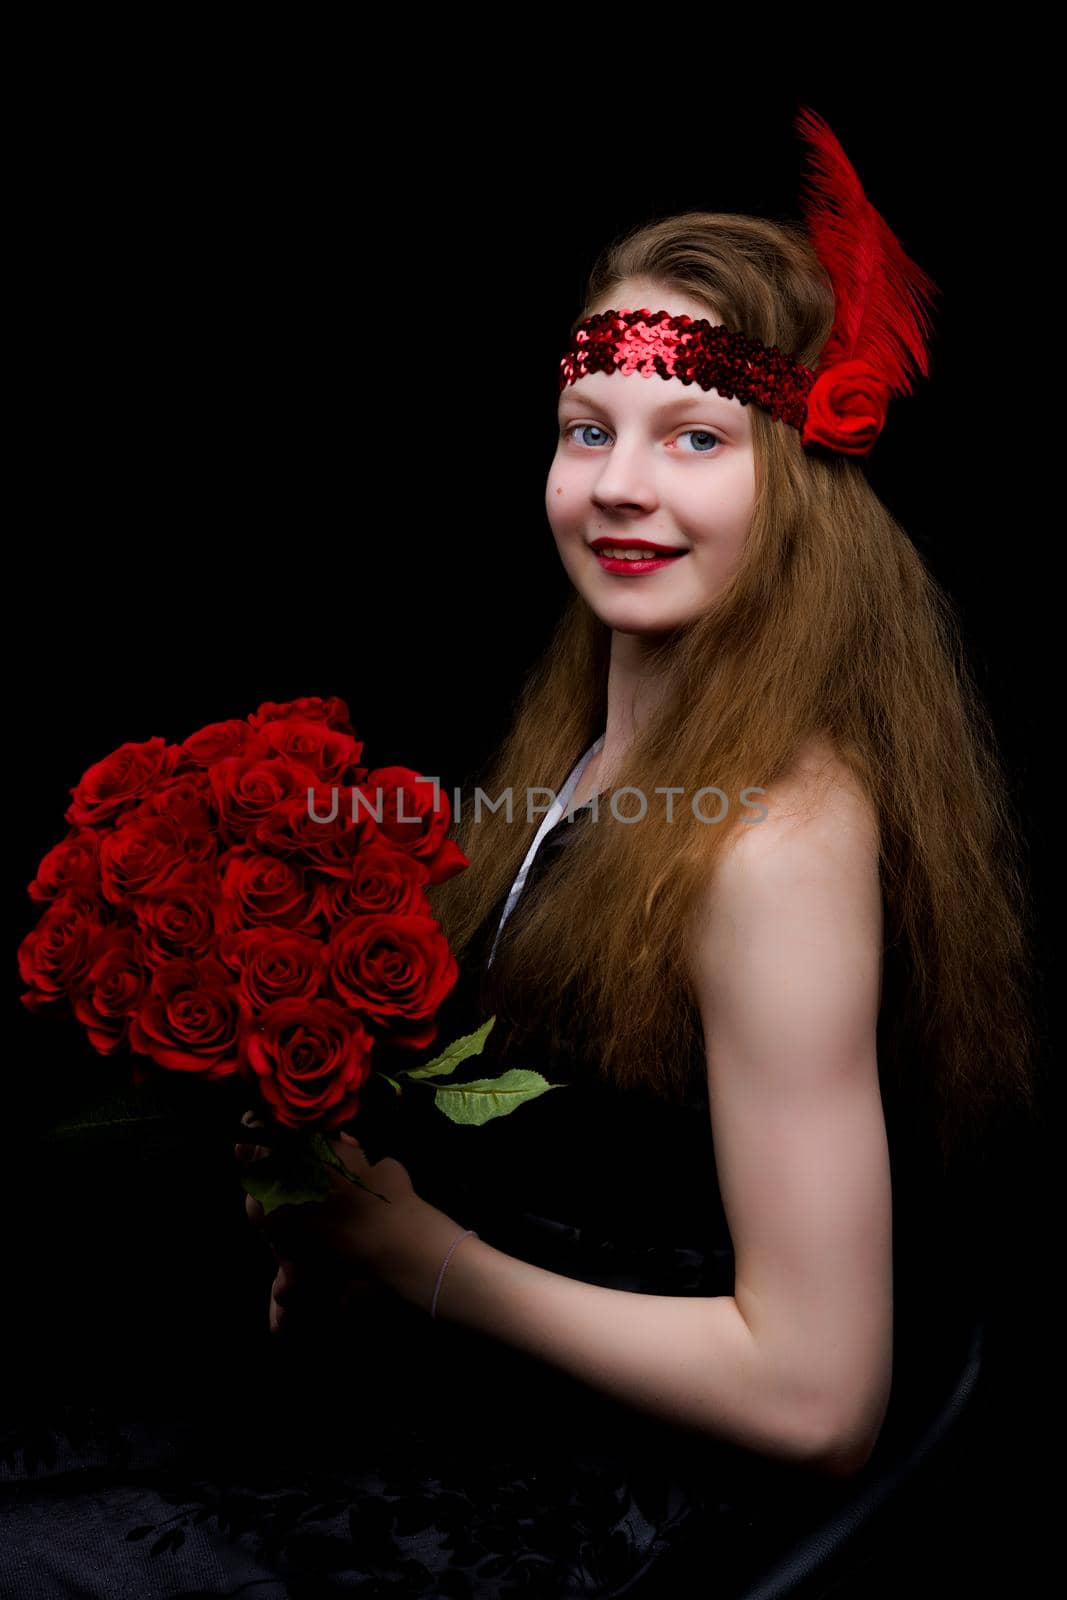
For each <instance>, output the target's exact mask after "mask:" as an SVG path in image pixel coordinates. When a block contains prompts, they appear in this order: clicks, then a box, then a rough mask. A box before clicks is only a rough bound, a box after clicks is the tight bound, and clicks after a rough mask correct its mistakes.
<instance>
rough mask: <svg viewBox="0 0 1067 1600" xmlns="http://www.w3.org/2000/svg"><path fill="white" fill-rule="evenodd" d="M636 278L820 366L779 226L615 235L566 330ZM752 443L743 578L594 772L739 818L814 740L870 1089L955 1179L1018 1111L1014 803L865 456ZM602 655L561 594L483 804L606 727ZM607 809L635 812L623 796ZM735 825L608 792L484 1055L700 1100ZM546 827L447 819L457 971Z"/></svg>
mask: <svg viewBox="0 0 1067 1600" xmlns="http://www.w3.org/2000/svg"><path fill="white" fill-rule="evenodd" d="M633 279H640V280H642V281H643V282H645V281H647V282H648V283H650V284H653V285H656V286H660V287H662V288H663V289H664V290H666V291H674V292H681V293H685V294H686V295H689V296H692V297H695V298H696V299H697V300H699V301H701V302H702V303H704V304H705V305H707V306H708V307H709V309H710V310H711V311H712V312H713V313H714V314H715V315H717V316H718V317H720V318H721V319H722V320H723V321H724V322H725V323H726V325H727V326H728V327H731V328H735V329H738V330H740V331H742V332H743V333H745V334H746V335H748V336H749V337H751V338H754V339H758V340H760V341H762V342H763V343H765V344H773V345H778V346H779V347H780V348H781V349H783V350H786V351H789V352H791V353H792V354H793V355H794V356H795V357H796V358H797V359H799V360H800V361H802V362H804V363H806V364H807V365H809V366H811V367H814V366H815V364H816V362H817V359H818V356H819V353H820V351H821V349H822V347H823V344H824V342H825V340H826V338H827V336H828V334H829V332H830V329H831V326H832V322H833V292H832V289H831V287H830V283H829V279H828V277H827V276H826V274H825V272H824V270H823V268H822V266H821V265H820V263H819V260H818V258H817V256H816V255H815V253H814V251H813V249H812V247H811V245H810V243H809V241H808V239H807V236H806V234H805V232H804V230H803V228H802V227H801V226H800V225H799V224H795V223H792V222H788V221H782V220H774V221H772V220H768V219H761V218H755V217H749V216H740V215H734V214H718V213H706V212H689V213H683V214H681V215H677V216H671V217H667V218H665V219H662V220H658V221H655V222H653V223H651V224H647V225H644V226H641V227H639V228H637V229H635V230H633V231H632V232H630V233H629V234H627V235H625V236H623V237H621V238H619V239H617V240H616V241H614V242H612V243H611V244H610V245H609V246H608V247H607V249H606V250H605V251H604V252H603V254H602V255H601V257H600V259H599V260H598V261H597V262H596V264H595V266H594V268H593V271H592V274H591V277H590V280H589V283H588V285H587V293H586V303H585V305H584V306H583V307H582V310H581V311H580V313H579V315H578V316H577V317H576V318H575V321H574V324H573V325H572V332H573V329H574V328H575V327H576V326H577V324H578V322H580V321H581V320H583V319H584V318H585V317H586V316H588V315H590V314H591V313H592V312H593V311H594V310H598V309H603V308H604V307H606V306H609V305H611V304H612V303H613V296H614V295H615V292H616V290H617V288H618V287H619V286H621V285H622V284H623V283H624V282H626V281H628V280H633ZM752 424H753V447H754V451H755V462H756V503H755V509H754V515H753V519H752V523H751V528H750V532H749V535H748V538H747V541H746V544H745V548H744V550H743V553H742V557H741V561H740V563H739V565H738V568H737V570H736V572H735V573H734V575H733V577H732V579H731V580H730V582H729V583H728V585H727V586H726V587H725V589H724V590H723V592H722V593H721V594H720V595H719V596H718V597H717V598H716V601H715V603H714V604H713V605H712V606H711V607H710V608H709V609H708V610H707V611H706V612H705V613H703V614H702V615H700V616H699V617H698V618H696V619H695V620H694V621H692V622H690V623H688V624H686V625H685V626H683V627H681V628H679V629H677V630H675V631H673V632H672V633H670V634H669V635H667V636H665V637H663V638H661V639H660V640H657V641H656V643H655V647H654V648H653V649H651V650H650V652H649V656H648V665H649V670H650V671H651V672H652V673H653V674H654V675H655V677H656V679H657V681H658V684H659V686H660V687H661V689H662V694H661V695H659V696H657V697H656V698H657V707H656V710H655V712H654V713H653V714H652V715H651V716H650V717H649V719H648V720H647V723H645V724H644V725H643V726H641V727H639V728H638V729H636V730H635V732H634V737H633V741H632V744H631V745H630V747H629V749H628V750H627V752H626V755H625V758H624V761H623V763H622V765H621V767H620V769H619V770H617V771H616V772H614V773H613V774H612V777H613V780H614V783H615V787H616V789H619V788H623V787H626V786H633V787H635V788H637V789H638V790H640V791H641V793H642V794H643V795H645V796H646V797H651V796H653V795H654V794H655V792H656V790H657V788H661V787H662V786H664V785H675V786H678V787H680V788H681V789H682V790H683V792H684V796H685V797H686V798H687V799H688V797H690V796H691V795H692V794H694V793H695V791H697V790H699V789H702V788H706V786H707V785H708V784H709V783H712V782H713V783H714V784H716V785H717V786H718V787H720V788H721V789H722V790H724V791H725V793H726V795H727V797H728V798H729V799H730V800H731V802H733V801H735V800H736V797H737V796H739V795H740V793H741V791H742V790H743V789H745V788H746V787H748V786H752V785H760V786H768V785H770V784H772V783H774V782H775V780H776V779H779V778H780V777H782V776H783V775H786V774H788V773H789V772H790V771H791V770H792V769H793V766H794V763H795V762H796V759H797V756H798V752H799V750H800V748H801V746H802V744H804V743H805V742H806V741H808V740H809V739H811V738H813V737H816V738H818V739H819V740H820V741H821V742H823V743H824V744H826V743H828V745H829V747H830V748H832V749H833V751H834V752H835V753H836V755H837V756H838V757H839V758H840V761H841V762H843V763H844V765H845V767H846V768H847V769H848V771H849V772H850V773H851V774H852V775H853V777H854V778H855V779H856V780H857V781H858V783H859V785H860V786H861V788H862V790H863V792H864V793H865V795H866V796H867V797H868V798H869V800H870V802H871V804H872V806H873V810H874V813H875V815H876V817H877V820H878V826H879V830H880V873H881V881H882V888H883V906H884V911H885V950H884V957H885V963H884V973H883V994H882V1005H881V1011H880V1016H879V1039H878V1051H879V1070H880V1074H881V1079H882V1083H883V1093H884V1094H885V1095H886V1097H887V1103H888V1101H890V1100H894V1101H895V1099H896V1097H898V1096H903V1097H904V1099H903V1104H905V1105H906V1106H907V1107H908V1108H910V1109H909V1111H908V1112H907V1113H906V1115H909V1116H910V1115H911V1114H913V1110H914V1107H915V1106H916V1104H917V1103H918V1102H921V1103H923V1104H924V1105H925V1107H926V1109H927V1111H928V1112H929V1114H930V1124H929V1125H930V1126H931V1127H932V1128H933V1129H934V1130H935V1140H936V1145H937V1147H938V1148H939V1149H940V1151H941V1154H942V1156H943V1158H944V1161H945V1164H946V1167H947V1165H948V1164H949V1163H950V1161H951V1158H952V1156H953V1154H954V1153H955V1152H956V1151H957V1149H959V1148H960V1147H961V1146H963V1145H967V1146H968V1147H969V1146H971V1145H972V1144H973V1141H974V1140H975V1139H978V1138H980V1137H981V1134H982V1131H983V1129H984V1128H985V1127H986V1126H987V1125H988V1119H989V1117H990V1116H991V1115H992V1114H993V1113H994V1112H995V1111H996V1110H998V1109H999V1108H1002V1107H1004V1106H1005V1105H1006V1104H1009V1103H1011V1104H1014V1105H1016V1106H1017V1105H1019V1104H1020V1103H1022V1104H1023V1105H1025V1106H1026V1107H1030V1106H1031V1105H1032V1103H1033V1096H1034V1086H1033V1080H1034V1072H1033V1058H1034V1044H1035V1031H1036V1030H1035V1025H1034V1020H1033V1009H1032V1004H1031V996H1030V992H1029V988H1030V982H1031V974H1032V972H1033V966H1034V963H1033V955H1032V951H1033V934H1032V929H1031V926H1030V897H1029V894H1028V890H1027V885H1026V871H1025V863H1024V856H1023V848H1022V844H1021V838H1020V829H1019V826H1018V822H1017V819H1016V817H1015V816H1014V814H1013V808H1012V804H1011V801H1010V797H1009V787H1008V783H1007V781H1006V777H1005V774H1004V772H1003V771H1002V769H1001V765H1000V762H999V758H998V753H997V747H996V740H995V736H994V732H993V729H992V725H991V721H990V718H989V715H988V713H987V711H986V709H985V707H984V705H983V703H982V701H981V698H980V695H979V693H978V691H977V688H976V686H975V683H974V681H973V679H972V677H971V675H970V672H969V670H968V666H967V662H966V659H965V652H964V647H963V644H962V642H961V635H960V627H959V624H958V620H957V617H956V614H955V611H954V608H953V605H952V603H951V601H950V600H949V599H948V597H947V596H946V595H945V593H944V592H943V591H942V590H941V589H940V587H939V585H938V584H937V582H936V580H935V579H934V577H933V576H932V575H931V573H930V572H929V571H928V570H927V568H926V566H925V564H924V562H923V560H922V558H921V557H920V555H919V553H918V551H917V550H916V548H915V546H914V545H913V544H912V542H911V540H910V539H909V538H908V536H907V534H906V533H905V531H904V529H903V528H902V527H901V526H900V525H899V523H898V522H897V521H896V520H895V518H894V517H893V515H892V514H891V513H890V511H889V510H888V509H887V508H886V506H885V505H884V504H883V503H882V502H881V500H880V499H879V498H878V496H877V495H876V494H875V493H874V491H873V490H872V488H871V487H870V485H869V483H868V481H867V478H866V476H865V474H864V470H863V464H862V459H861V458H850V457H847V456H842V455H832V456H831V455H828V454H825V453H818V452H811V453H808V452H805V450H804V449H803V448H802V447H801V443H800V436H799V433H798V432H797V430H796V429H794V428H792V427H789V426H787V425H786V424H784V423H778V422H775V421H774V420H773V419H772V418H771V417H770V416H769V415H768V414H767V413H766V412H765V411H763V410H761V409H760V408H759V407H756V406H753V407H752ZM610 637H611V636H610V629H609V628H608V627H606V626H605V625H604V624H603V623H602V622H601V621H600V620H599V619H598V618H597V617H596V615H595V614H594V613H593V612H592V610H591V609H590V607H589V606H588V605H587V603H586V602H585V600H584V599H583V598H582V597H581V595H580V594H578V593H577V592H575V593H574V594H573V595H572V596H571V598H570V600H569V602H568V603H567V605H566V607H565V610H564V613H563V615H562V617H561V618H560V620H559V622H558V625H557V626H556V628H555V630H554V632H553V634H552V637H551V639H550V641H549V643H548V647H547V649H546V650H545V651H544V654H543V656H542V657H541V659H540V660H539V661H538V662H537V663H536V664H535V666H534V667H533V669H532V670H531V671H530V673H529V675H528V677H527V679H526V681H525V683H524V684H523V686H522V689H521V693H520V695H519V697H518V699H517V702H516V710H515V714H514V718H513V723H512V726H511V728H510V731H509V732H508V733H507V734H506V736H505V737H504V739H503V741H502V742H501V743H500V744H499V746H498V748H497V749H496V751H495V752H494V754H493V756H492V757H491V759H490V761H489V763H488V766H487V769H486V770H485V771H484V772H483V773H482V774H481V775H480V776H479V777H478V780H477V781H478V783H479V784H480V786H481V787H482V788H483V789H484V790H485V792H486V793H487V794H488V795H489V796H491V797H492V796H499V795H500V794H501V793H503V792H504V791H506V790H507V789H508V788H509V787H510V788H512V790H513V792H515V793H517V794H524V793H525V790H526V789H527V787H532V786H536V785H543V786H545V787H547V788H548V789H550V790H552V791H553V793H554V792H556V791H557V790H558V788H559V787H560V786H561V784H562V782H563V779H564V777H565V776H566V775H567V773H568V772H569V771H570V770H571V768H572V767H573V765H574V763H575V762H576V760H577V759H578V757H579V756H580V755H581V754H582V752H583V751H584V750H585V749H587V748H588V746H589V745H590V744H591V743H592V742H593V740H594V739H595V738H597V736H598V735H599V734H600V733H602V732H603V730H604V727H605V723H606V715H607V679H608V664H609V652H610ZM709 775H710V776H709ZM467 810H468V812H470V807H468V808H467ZM618 811H619V813H620V815H635V814H636V813H635V812H634V809H633V806H632V805H627V804H625V803H624V801H623V799H622V798H621V797H620V799H619V801H618ZM741 818H742V813H741V809H740V806H739V805H737V804H735V803H731V805H730V809H729V812H728V814H727V816H726V817H725V819H724V820H723V822H721V823H720V824H718V825H717V826H709V825H707V823H705V822H702V821H700V820H699V818H697V817H695V816H693V814H692V811H691V808H690V806H689V805H688V804H687V803H683V804H681V805H677V806H676V807H675V813H674V820H673V821H670V822H668V820H667V816H666V811H665V809H663V808H660V807H657V806H655V805H653V804H652V803H651V799H650V800H649V804H648V809H647V812H646V813H645V815H644V816H643V817H642V818H641V820H640V821H630V822H619V821H618V820H617V819H616V818H615V817H614V816H613V815H612V814H611V808H610V807H609V806H608V805H607V804H606V803H605V800H604V798H602V800H601V805H600V812H599V820H598V822H597V824H596V825H592V826H588V827H584V828H583V829H582V832H581V838H580V843H579V841H578V840H575V841H573V847H570V846H568V848H566V849H565V850H563V851H562V852H561V855H560V858H559V860H558V861H557V862H556V863H554V865H553V874H552V887H551V893H546V894H538V893H537V892H536V891H534V892H531V893H529V894H526V893H524V894H523V895H521V896H520V897H519V900H518V902H517V905H516V908H515V910H514V912H513V913H512V915H511V916H510V918H509V920H508V922H507V924H506V925H505V931H504V933H503V934H502V936H501V939H500V944H499V946H498V950H497V955H496V958H495V960H494V962H493V965H492V967H491V968H490V969H489V970H488V973H487V974H485V975H484V976H483V979H482V989H481V997H482V1002H483V1005H484V1006H485V1007H486V1008H487V1009H486V1010H485V1011H484V1012H483V1015H489V1014H490V1012H495V1013H496V1016H497V1031H495V1034H494V1045H496V1046H498V1047H499V1048H500V1050H501V1052H502V1054H503V1055H504V1056H505V1057H506V1056H508V1055H514V1054H515V1053H516V1052H517V1051H519V1050H521V1046H522V1042H523V1040H524V1039H526V1038H528V1037H529V1034H530V1032H531V1031H532V1030H534V1029H536V1030H538V1031H540V1030H544V1031H545V1033H546V1034H547V1037H548V1038H549V1039H550V1040H551V1041H552V1042H553V1044H563V1045H568V1044H569V1045H571V1046H573V1045H575V1044H580V1045H581V1047H582V1048H583V1050H584V1051H586V1052H587V1053H588V1055H589V1057H590V1059H592V1060H595V1061H596V1062H597V1064H598V1065H597V1070H598V1071H599V1072H600V1073H601V1074H602V1075H603V1076H604V1077H605V1078H607V1079H610V1080H611V1081H613V1082H615V1083H616V1084H617V1085H619V1086H620V1087H632V1086H637V1085H643V1086H646V1087H648V1088H650V1089H652V1090H654V1091H655V1092H656V1093H658V1094H661V1095H664V1096H667V1097H669V1098H671V1099H677V1098H679V1097H681V1096H682V1095H684V1094H685V1093H687V1092H688V1091H691V1090H692V1087H693V1076H694V1072H695V1071H696V1070H697V1069H696V1068H695V1066H694V1062H695V1061H699V1060H700V1059H701V1057H702V1040H703V1030H702V1026H701V1020H700V1016H699V1012H698V1010H697V1006H696V1002H695V997H694V994H693V990H692V983H691V978H690V974H689V970H688V966H687V956H686V940H685V938H684V936H683V930H684V929H685V928H686V927H687V925H688V919H689V916H690V913H691V911H692V910H693V908H694V904H695V901H696V898H697V896H699V895H700V894H701V892H702V891H703V890H704V889H705V886H706V884H707V882H708V879H709V873H710V872H712V871H713V869H714V865H715V862H716V860H717V859H718V857H719V853H720V852H721V851H722V850H723V849H724V848H725V847H726V845H727V843H728V841H729V839H730V838H731V837H732V835H733V831H734V829H735V828H736V827H737V826H738V824H739V822H740V820H741ZM538 821H539V819H538V818H536V817H535V818H534V819H533V820H532V821H527V820H526V819H525V817H524V816H518V817H516V819H515V820H513V821H512V822H510V823H509V822H508V820H507V818H506V816H505V814H504V813H503V812H502V811H500V812H496V813H489V814H484V813H483V815H482V817H481V820H475V817H474V816H473V814H468V815H466V816H463V817H461V820H460V821H459V822H458V823H456V824H455V825H454V827H453V830H452V836H453V837H454V838H455V839H456V841H457V843H458V844H459V846H460V848H461V849H462V850H463V851H464V852H465V853H466V855H467V856H468V857H469V858H470V861H471V866H470V868H469V869H468V870H467V871H465V872H463V873H461V874H459V875H457V876H456V877H455V878H453V879H451V880H450V881H449V882H448V883H446V884H442V885H439V886H438V887H437V888H435V889H434V890H433V891H432V899H433V906H434V914H435V915H436V916H437V917H438V919H439V921H440V923H441V925H442V927H443V929H444V931H445V933H446V934H447V935H448V937H449V939H450V941H451V943H452V947H453V949H454V951H455V953H456V955H457V957H459V958H460V959H462V956H463V953H464V951H465V950H466V949H467V948H468V947H469V945H470V941H471V939H472V938H473V936H474V934H475V933H476V931H477V930H478V929H479V928H480V927H481V926H482V924H483V923H484V922H485V919H486V918H487V917H488V916H489V914H490V913H491V912H492V911H493V910H494V908H498V907H499V904H500V902H501V900H502V897H503V896H504V894H505V893H506V891H507V889H508V887H509V886H510V884H511V882H512V879H513V877H514V875H515V873H516V871H517V870H518V867H519V864H520V862H521V861H522V859H523V857H524V855H525V853H526V851H527V849H528V847H529V844H530V842H531V839H532V837H533V834H534V832H535V831H536V828H537V826H538ZM561 825H562V826H564V827H567V826H569V824H567V823H563V824H561ZM494 931H495V930H494ZM694 1046H696V1047H697V1048H694Z"/></svg>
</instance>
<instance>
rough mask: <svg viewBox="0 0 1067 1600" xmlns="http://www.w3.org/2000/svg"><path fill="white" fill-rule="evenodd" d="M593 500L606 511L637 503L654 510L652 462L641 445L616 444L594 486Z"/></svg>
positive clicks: (654, 492)
mask: <svg viewBox="0 0 1067 1600" xmlns="http://www.w3.org/2000/svg"><path fill="white" fill-rule="evenodd" d="M592 498H593V503H594V504H595V505H598V506H602V507H603V508H604V509H605V510H611V511H618V510H620V509H622V508H625V507H627V506H633V507H634V508H635V509H637V510H639V511H645V512H647V511H650V510H652V509H653V507H654V506H655V504H656V486H655V482H654V478H653V473H652V463H651V461H650V460H649V459H648V456H647V455H646V454H645V453H644V452H643V451H642V450H641V448H640V447H639V446H638V445H637V444H632V445H629V446H626V445H619V444H616V445H615V446H614V447H613V448H612V450H611V453H610V455H608V456H607V457H606V458H605V461H604V465H603V467H602V468H601V471H600V474H599V476H598V477H597V479H596V482H595V484H594V487H593V495H592Z"/></svg>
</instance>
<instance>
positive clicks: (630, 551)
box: [590, 544, 688, 561]
mask: <svg viewBox="0 0 1067 1600" xmlns="http://www.w3.org/2000/svg"><path fill="white" fill-rule="evenodd" d="M590 548H591V549H592V551H593V554H594V555H597V556H600V557H601V559H602V560H605V561H671V560H677V558H678V557H679V556H684V555H686V554H688V552H687V551H685V550H671V549H660V550H656V549H653V548H651V547H650V546H648V545H615V544H599V545H592V546H591V547H590Z"/></svg>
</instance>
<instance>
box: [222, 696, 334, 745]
mask: <svg viewBox="0 0 1067 1600" xmlns="http://www.w3.org/2000/svg"><path fill="white" fill-rule="evenodd" d="M284 717H299V718H300V719H301V721H302V722H325V723H328V725H329V726H330V727H331V728H336V729H337V730H338V731H339V732H340V733H347V734H351V736H352V737H353V738H355V732H356V730H355V729H354V728H353V726H352V718H351V716H350V715H349V710H348V706H347V705H346V704H345V702H344V701H343V700H342V699H340V698H339V697H338V696H337V695H331V696H330V697H329V699H328V700H323V699H322V698H321V697H320V696H319V695H309V696H308V698H307V699H305V700H286V701H284V702H279V701H277V700H264V702H263V704H262V705H261V706H260V707H259V709H258V710H256V711H253V713H252V715H251V716H250V717H249V719H248V724H249V727H251V728H256V729H257V730H258V729H259V728H262V727H265V726H266V724H267V723H268V722H280V721H281V720H282V719H283V718H284Z"/></svg>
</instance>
